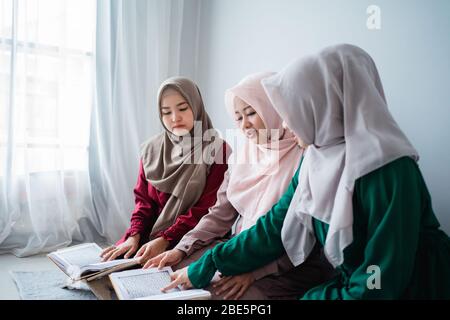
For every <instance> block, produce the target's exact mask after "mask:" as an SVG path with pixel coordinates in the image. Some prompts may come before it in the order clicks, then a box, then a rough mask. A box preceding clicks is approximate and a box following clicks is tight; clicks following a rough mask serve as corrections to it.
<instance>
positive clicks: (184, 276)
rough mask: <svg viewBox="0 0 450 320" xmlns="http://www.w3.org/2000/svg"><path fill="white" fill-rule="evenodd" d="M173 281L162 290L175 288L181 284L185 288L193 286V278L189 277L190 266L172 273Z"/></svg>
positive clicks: (171, 278)
mask: <svg viewBox="0 0 450 320" xmlns="http://www.w3.org/2000/svg"><path fill="white" fill-rule="evenodd" d="M170 280H172V282H171V283H169V285H168V286H167V287H165V288H162V289H161V291H162V292H166V291H168V290H170V289H173V288H175V287H177V286H179V285H181V288H182V289H183V290H186V289H190V288H192V287H193V286H192V283H191V280H189V277H188V267H184V268H183V269H179V270H177V271H175V272H174V273H172V274H171V275H170Z"/></svg>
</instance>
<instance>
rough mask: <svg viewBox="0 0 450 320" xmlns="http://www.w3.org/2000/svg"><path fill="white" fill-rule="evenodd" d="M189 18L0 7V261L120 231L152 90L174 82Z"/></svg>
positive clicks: (59, 5) (66, 1)
mask: <svg viewBox="0 0 450 320" xmlns="http://www.w3.org/2000/svg"><path fill="white" fill-rule="evenodd" d="M192 6H194V7H195V6H198V2H195V1H192V2H189V1H186V2H185V1H182V0H178V1H172V0H170V1H166V0H154V1H152V0H150V1H146V0H134V1H126V0H125V1H120V0H98V1H97V2H95V1H93V0H77V1H72V0H0V168H1V171H0V253H4V252H12V253H14V254H15V255H17V256H26V255H31V254H35V253H38V252H43V251H50V250H54V249H56V248H58V247H62V246H65V245H68V244H70V243H73V242H83V241H98V242H101V241H106V242H112V241H115V240H117V238H118V237H119V236H120V234H121V233H122V232H123V231H124V230H125V228H126V227H127V225H128V223H129V218H130V214H131V211H132V209H133V206H134V198H133V192H132V191H133V187H134V183H135V181H136V178H137V172H138V163H139V145H140V144H141V143H142V142H143V141H145V140H146V139H147V138H148V137H150V136H151V135H153V134H156V133H157V132H159V130H160V129H161V128H160V125H159V120H158V116H157V110H156V104H155V100H156V98H155V96H156V90H157V88H158V86H159V83H160V82H161V81H162V80H163V79H165V78H166V77H168V76H170V75H175V74H178V73H179V72H180V61H181V60H180V57H181V53H182V50H180V46H181V43H183V41H185V42H189V43H190V42H191V41H190V39H187V37H192V36H193V35H194V34H195V32H194V33H185V32H183V21H186V19H187V17H186V12H189V14H190V15H192V12H196V13H198V10H192ZM187 8H189V9H190V10H187ZM192 18H194V19H195V18H196V17H189V18H188V19H192ZM192 58H193V59H194V57H192ZM183 59H186V57H184V58H183ZM183 61H184V60H183ZM187 61H189V59H187ZM183 63H186V62H183ZM188 76H189V75H188Z"/></svg>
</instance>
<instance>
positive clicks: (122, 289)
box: [109, 267, 211, 300]
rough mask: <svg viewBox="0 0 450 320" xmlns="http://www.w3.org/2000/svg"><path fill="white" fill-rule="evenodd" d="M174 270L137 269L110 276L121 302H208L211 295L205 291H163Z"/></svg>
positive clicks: (177, 289) (178, 289) (179, 289)
mask: <svg viewBox="0 0 450 320" xmlns="http://www.w3.org/2000/svg"><path fill="white" fill-rule="evenodd" d="M171 273H172V269H171V268H170V267H165V268H162V269H158V268H150V269H136V270H128V271H122V272H114V273H111V274H110V275H109V278H110V280H111V283H112V286H113V288H114V291H115V293H116V295H117V297H118V299H119V300H132V299H136V300H208V299H211V293H210V292H209V291H206V290H203V289H188V290H182V289H181V288H179V287H177V288H174V289H171V290H169V291H167V292H162V291H161V289H162V288H164V287H166V286H167V285H168V284H169V283H170V282H171V280H170V275H171Z"/></svg>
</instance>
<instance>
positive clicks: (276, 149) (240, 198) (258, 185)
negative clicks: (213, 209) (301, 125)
mask: <svg viewBox="0 0 450 320" xmlns="http://www.w3.org/2000/svg"><path fill="white" fill-rule="evenodd" d="M273 74H274V73H268V72H262V73H257V74H253V75H250V76H247V77H245V78H244V79H243V80H241V81H240V82H239V83H238V84H237V85H236V86H234V87H233V88H231V89H228V90H227V91H226V93H225V105H226V107H227V110H228V112H229V113H230V114H231V116H232V117H233V118H234V117H235V115H234V113H235V110H234V102H235V99H236V97H239V98H240V99H241V100H243V101H245V102H246V103H247V104H248V105H250V106H251V107H252V108H253V109H254V110H255V111H256V112H257V113H258V115H259V116H260V117H261V119H262V120H263V122H264V125H265V127H266V130H267V133H268V134H269V136H270V137H269V138H268V143H265V144H256V143H253V142H251V141H250V140H249V139H245V143H244V146H243V147H242V148H239V150H237V151H236V152H237V155H236V157H235V159H236V164H234V165H233V166H232V168H231V173H230V180H229V187H228V189H227V198H228V200H229V201H230V202H231V204H232V205H233V207H234V208H235V209H236V210H237V211H238V212H239V214H240V215H241V216H242V220H241V221H240V224H239V225H238V230H237V231H238V232H240V231H242V230H245V229H247V228H249V227H251V226H253V225H254V224H255V223H256V220H258V218H259V217H261V216H262V215H264V214H265V213H267V211H269V210H270V209H271V207H272V206H273V205H274V204H275V203H276V202H277V201H278V200H279V199H280V198H281V196H282V195H283V193H284V192H285V191H286V189H287V187H288V185H289V183H290V181H291V179H292V177H293V176H294V174H295V171H296V169H297V168H298V164H299V163H300V158H301V149H300V148H299V146H298V145H297V143H296V141H295V137H294V135H293V134H292V133H291V132H290V131H288V130H285V129H284V128H283V126H282V122H283V120H282V119H281V118H280V116H279V115H278V113H277V112H276V111H275V110H274V109H273V106H272V104H271V103H270V101H269V99H268V97H267V95H266V94H265V92H264V89H263V87H262V85H261V80H262V79H263V78H265V77H267V76H270V75H273Z"/></svg>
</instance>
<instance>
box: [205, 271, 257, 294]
mask: <svg viewBox="0 0 450 320" xmlns="http://www.w3.org/2000/svg"><path fill="white" fill-rule="evenodd" d="M253 282H255V277H254V276H253V274H252V273H251V272H249V273H243V274H240V275H237V276H229V277H223V278H222V279H220V280H219V281H217V282H216V283H215V284H214V285H213V288H214V289H215V290H214V293H215V294H216V295H220V294H222V293H224V292H227V291H228V293H227V294H226V295H225V296H224V297H223V299H224V300H228V299H234V300H237V299H239V298H240V297H242V295H243V294H244V293H245V291H247V289H248V288H249V287H250V286H251V284H252V283H253Z"/></svg>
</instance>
